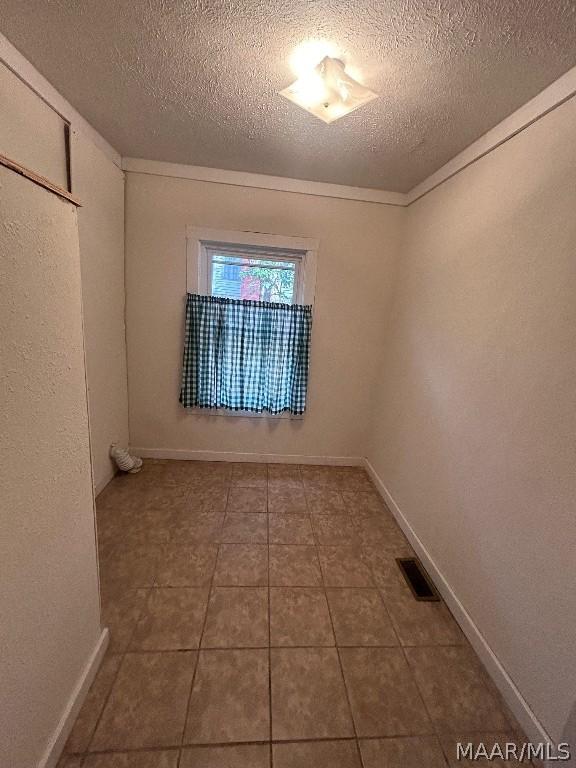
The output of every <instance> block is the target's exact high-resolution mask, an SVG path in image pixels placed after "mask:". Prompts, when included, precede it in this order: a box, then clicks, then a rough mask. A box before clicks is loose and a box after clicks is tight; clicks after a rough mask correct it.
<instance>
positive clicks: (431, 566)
mask: <svg viewBox="0 0 576 768" xmlns="http://www.w3.org/2000/svg"><path fill="white" fill-rule="evenodd" d="M364 466H365V467H366V470H367V472H368V474H369V475H370V477H371V478H372V480H373V482H374V484H375V485H376V487H377V489H378V491H379V493H380V495H381V496H382V498H383V499H384V501H385V502H386V504H387V506H388V507H389V508H390V511H391V512H392V514H393V515H394V517H395V518H396V521H397V522H398V525H399V526H400V527H401V528H402V530H403V531H404V533H405V535H406V538H407V539H408V541H409V542H410V544H411V545H412V547H413V548H414V551H415V552H416V554H417V555H418V557H419V558H420V560H421V561H422V564H423V565H424V567H425V568H426V570H427V571H428V573H429V574H430V576H431V578H432V580H433V582H434V584H435V585H436V587H437V588H438V591H439V592H440V594H441V595H442V597H443V599H444V601H445V603H446V605H447V606H448V607H449V608H450V610H451V612H452V615H453V616H454V618H455V619H456V621H457V622H458V624H459V625H460V627H461V629H462V631H463V632H464V634H465V635H466V637H467V638H468V640H469V641H470V644H471V645H472V647H473V648H474V650H475V651H476V653H477V654H478V656H479V658H480V660H481V661H482V663H483V664H484V666H485V668H486V670H487V671H488V673H489V675H490V677H491V678H492V680H493V681H494V683H495V684H496V687H497V688H498V690H499V691H500V693H501V694H502V696H503V698H504V700H505V702H506V703H507V704H508V706H509V707H510V709H511V711H512V713H513V715H514V717H515V718H516V719H517V720H518V722H519V724H520V725H521V727H522V729H523V730H524V732H525V733H526V735H527V736H528V738H529V739H530V741H531V742H532V743H533V744H539V743H542V742H544V743H545V742H550V743H553V740H552V739H551V738H550V736H549V735H548V734H547V733H546V730H545V728H544V726H543V725H542V723H541V722H540V721H539V720H538V718H537V717H536V715H535V714H534V712H532V710H531V709H530V706H529V705H528V702H527V701H526V700H525V699H524V697H523V696H522V694H521V693H520V691H519V690H518V688H517V687H516V685H515V684H514V681H513V680H512V679H511V677H510V676H509V675H508V673H507V672H506V670H505V669H504V667H503V666H502V664H501V662H500V661H499V659H498V657H497V656H496V654H495V653H494V651H493V650H492V648H491V647H490V646H489V645H488V642H487V641H486V638H485V637H484V636H483V634H482V632H481V630H480V628H479V627H478V626H477V625H476V624H475V623H474V621H473V620H472V617H471V616H470V614H469V613H468V611H467V610H466V608H465V607H464V606H463V605H462V603H461V602H460V600H459V599H458V597H457V595H456V593H455V592H454V590H453V589H452V587H451V586H450V584H449V583H448V581H447V580H446V579H445V577H444V575H443V574H442V572H441V571H440V569H439V568H438V566H437V565H436V563H435V562H434V560H433V559H432V557H431V556H430V553H429V552H428V550H427V549H426V547H425V545H424V544H423V542H422V541H421V540H420V539H419V538H418V536H417V534H416V532H415V531H414V529H413V528H412V526H411V525H410V523H409V522H408V520H407V519H406V517H405V516H404V514H403V512H402V511H401V509H400V507H399V506H398V504H397V503H396V502H395V500H394V498H393V497H392V495H391V493H390V491H389V490H388V488H387V487H386V485H385V484H384V482H383V481H382V480H381V479H380V477H379V476H378V474H377V472H376V470H375V469H374V467H373V466H372V464H371V463H370V462H369V461H368V459H364Z"/></svg>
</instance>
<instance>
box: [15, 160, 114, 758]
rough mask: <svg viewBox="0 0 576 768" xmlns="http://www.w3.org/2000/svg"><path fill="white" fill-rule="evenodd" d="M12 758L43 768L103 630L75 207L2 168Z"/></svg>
mask: <svg viewBox="0 0 576 768" xmlns="http://www.w3.org/2000/svg"><path fill="white" fill-rule="evenodd" d="M0 212H1V214H0V215H1V220H2V226H0V272H1V274H2V280H1V281H0V327H1V328H2V337H1V340H0V402H1V403H2V407H1V408H0V435H1V439H0V476H1V477H0V572H1V578H0V616H2V620H1V621H0V680H1V681H2V684H1V685H0V713H1V715H0V720H1V722H2V725H1V728H0V765H2V766H10V768H32V766H35V765H37V763H38V761H39V760H40V758H41V756H42V754H43V753H44V750H45V749H46V747H47V744H48V741H49V739H50V737H51V736H52V735H53V733H54V730H55V728H56V727H57V725H58V722H59V720H60V718H61V716H62V714H63V712H64V709H65V707H66V705H67V704H68V702H69V699H70V697H71V695H72V693H73V690H74V688H75V686H76V684H77V682H78V680H79V678H80V676H81V674H82V672H83V671H84V667H85V665H86V663H87V661H88V659H89V658H90V655H91V654H92V652H93V651H94V648H95V646H96V643H97V641H98V639H99V637H100V622H99V604H98V584H97V571H96V547H95V537H94V516H93V500H92V484H91V483H92V481H91V474H90V455H89V446H88V424H87V405H86V389H85V381H84V355H83V341H82V316H81V299H80V262H79V253H78V234H77V220H76V211H75V209H74V207H73V206H72V205H70V204H69V203H67V202H64V201H63V200H61V199H60V198H58V197H56V196H55V195H53V194H50V193H48V192H46V191H45V190H43V189H41V188H40V187H38V186H36V185H35V184H33V183H32V182H30V181H28V180H27V179H24V178H23V177H21V176H18V175H17V174H15V173H12V172H11V171H8V170H7V169H6V168H3V167H0Z"/></svg>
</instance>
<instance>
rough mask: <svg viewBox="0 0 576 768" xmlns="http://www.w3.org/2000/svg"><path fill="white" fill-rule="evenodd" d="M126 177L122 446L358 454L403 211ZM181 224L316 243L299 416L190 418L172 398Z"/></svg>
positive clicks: (178, 338) (181, 295)
mask: <svg viewBox="0 0 576 768" xmlns="http://www.w3.org/2000/svg"><path fill="white" fill-rule="evenodd" d="M126 177H127V182H126V184H127V187H126V280H127V334H128V335H127V338H128V381H129V394H130V398H129V399H130V441H131V444H132V445H133V446H135V447H137V448H144V449H148V450H150V449H178V450H186V451H224V452H241V453H266V454H289V455H305V456H343V457H356V456H362V455H363V454H364V447H365V435H366V431H367V427H368V420H369V419H370V413H369V411H368V410H367V408H366V403H367V401H368V400H369V398H370V395H371V392H372V387H373V385H374V381H375V374H376V364H377V361H376V351H377V349H378V346H379V338H380V335H381V322H382V317H383V313H384V310H385V306H386V302H387V300H388V293H389V290H390V284H391V281H390V276H391V266H392V262H393V260H394V257H395V255H396V251H397V246H398V237H399V232H400V223H401V218H402V215H403V214H404V210H403V209H401V208H397V207H393V206H384V205H376V204H373V203H364V202H355V201H349V200H337V199H329V198H322V197H314V196H311V195H305V194H293V193H287V192H279V191H272V190H262V189H248V188H241V187H234V186H229V185H225V184H214V183H209V182H202V181H192V180H189V179H176V178H167V177H161V176H152V175H146V174H141V173H127V174H126ZM187 225H195V226H203V227H214V228H219V229H231V230H253V231H258V232H270V233H275V234H281V235H298V236H303V237H314V238H319V239H320V251H319V257H318V274H317V282H316V303H315V307H314V320H313V331H312V347H311V366H310V387H309V401H308V410H307V413H306V415H305V417H304V419H303V420H292V421H291V420H287V419H266V418H237V417H222V416H208V415H198V414H193V413H191V412H189V411H186V410H185V409H183V408H182V407H181V406H180V404H179V403H178V394H179V388H180V373H181V361H182V342H183V327H184V326H183V323H184V302H185V296H186V242H185V230H186V226H187Z"/></svg>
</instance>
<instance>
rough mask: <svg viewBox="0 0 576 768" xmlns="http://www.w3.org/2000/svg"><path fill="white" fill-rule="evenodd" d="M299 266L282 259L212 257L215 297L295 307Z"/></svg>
mask: <svg viewBox="0 0 576 768" xmlns="http://www.w3.org/2000/svg"><path fill="white" fill-rule="evenodd" d="M295 279H296V265H295V263H294V262H293V261H284V260H282V259H253V258H248V257H245V256H241V255H226V254H224V253H217V252H214V253H213V254H212V291H211V292H212V295H213V296H222V297H226V298H229V299H252V300H254V301H272V302H277V303H282V304H292V302H293V300H294V282H295Z"/></svg>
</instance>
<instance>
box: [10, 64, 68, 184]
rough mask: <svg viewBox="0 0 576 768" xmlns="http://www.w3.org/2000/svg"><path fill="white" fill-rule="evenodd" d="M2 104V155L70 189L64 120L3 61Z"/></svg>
mask: <svg viewBox="0 0 576 768" xmlns="http://www.w3.org/2000/svg"><path fill="white" fill-rule="evenodd" d="M0 104H1V105H2V109H1V110H0V154H3V155H5V156H6V157H9V158H10V160H15V161H16V162H17V163H20V165H23V166H24V167H25V168H28V169H29V170H31V171H35V172H36V173H38V174H40V176H44V178H46V179H49V180H50V181H51V182H52V183H53V184H56V185H57V186H59V187H62V189H67V182H68V180H67V172H66V142H65V139H64V120H63V119H62V118H61V117H60V115H59V114H58V113H57V112H55V111H54V110H53V109H52V108H51V107H49V106H48V104H46V102H45V101H42V99H40V98H39V97H38V96H37V94H36V93H34V91H33V90H31V89H30V88H29V87H28V86H27V85H26V83H24V82H23V81H22V80H20V78H19V77H17V76H16V75H15V74H14V72H12V70H10V69H8V67H7V66H6V65H5V64H4V63H3V62H1V61H0ZM8 105H9V106H8Z"/></svg>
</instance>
